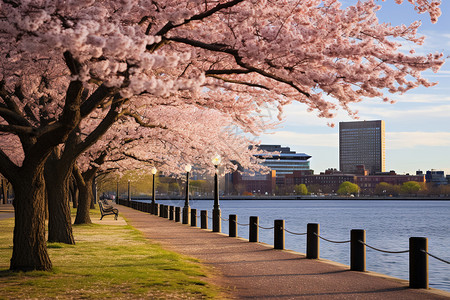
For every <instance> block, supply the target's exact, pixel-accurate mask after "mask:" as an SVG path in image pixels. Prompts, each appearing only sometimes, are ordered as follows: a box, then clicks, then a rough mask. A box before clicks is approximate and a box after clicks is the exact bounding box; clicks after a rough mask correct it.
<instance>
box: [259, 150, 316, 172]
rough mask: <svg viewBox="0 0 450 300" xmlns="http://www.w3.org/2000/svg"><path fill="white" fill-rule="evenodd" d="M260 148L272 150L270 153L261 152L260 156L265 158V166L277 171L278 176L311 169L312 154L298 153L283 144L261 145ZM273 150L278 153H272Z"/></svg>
mask: <svg viewBox="0 0 450 300" xmlns="http://www.w3.org/2000/svg"><path fill="white" fill-rule="evenodd" d="M258 148H259V149H260V150H264V151H267V152H270V154H268V155H264V154H261V155H258V157H259V158H261V159H264V162H263V163H262V164H263V165H264V166H267V167H269V168H270V169H271V170H275V171H276V176H277V177H280V176H284V175H286V174H292V173H293V172H294V171H310V165H309V159H310V158H311V156H310V155H307V154H305V153H296V152H295V151H291V149H290V148H289V147H281V145H259V146H258ZM273 152H278V153H275V154H272V153H273Z"/></svg>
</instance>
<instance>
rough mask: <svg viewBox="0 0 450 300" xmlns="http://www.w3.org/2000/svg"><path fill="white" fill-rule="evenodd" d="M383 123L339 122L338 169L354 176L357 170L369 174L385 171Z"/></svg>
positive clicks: (378, 121) (380, 121)
mask: <svg viewBox="0 0 450 300" xmlns="http://www.w3.org/2000/svg"><path fill="white" fill-rule="evenodd" d="M385 160H386V158H385V125H384V121H382V120H376V121H354V122H339V169H340V171H342V172H343V173H349V174H356V173H357V172H358V168H359V169H360V168H361V166H363V169H366V170H368V172H369V173H370V174H374V173H376V172H384V171H385Z"/></svg>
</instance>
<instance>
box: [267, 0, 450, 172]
mask: <svg viewBox="0 0 450 300" xmlns="http://www.w3.org/2000/svg"><path fill="white" fill-rule="evenodd" d="M352 2H354V1H347V3H352ZM391 2H392V3H390V2H389V1H386V2H383V9H382V11H381V12H380V13H379V18H380V20H382V21H385V22H391V23H392V24H393V25H399V24H401V23H404V24H409V23H411V22H412V20H413V19H414V18H418V17H419V18H420V19H421V20H422V23H423V26H422V27H421V29H420V30H419V32H420V33H421V34H422V35H425V36H426V40H425V43H424V45H422V46H418V47H414V50H415V51H416V53H418V54H423V53H435V52H442V53H444V57H446V58H447V60H448V57H449V55H450V1H443V2H442V4H441V10H442V16H441V17H440V18H439V20H438V22H437V23H436V24H431V23H430V20H429V16H428V15H425V14H424V15H417V14H416V13H415V12H414V10H413V9H412V8H411V7H409V6H410V5H407V4H403V5H397V4H395V3H394V1H391ZM394 21H395V22H394ZM404 48H405V51H409V50H411V48H408V47H407V46H405V47H404ZM423 75H424V77H425V78H427V79H429V80H430V81H433V82H434V81H438V82H439V83H438V84H437V85H436V86H434V87H431V88H417V89H414V90H411V91H409V92H407V93H406V94H404V95H391V94H387V95H388V96H389V97H390V98H391V99H393V100H395V101H396V103H395V104H389V103H384V102H383V101H382V100H380V99H366V100H365V101H363V102H361V103H357V104H354V105H351V106H350V108H351V109H352V110H357V111H359V113H358V116H359V119H358V120H360V121H362V120H384V121H385V124H386V170H395V171H396V172H398V173H410V174H411V173H413V174H414V173H415V172H416V171H417V170H422V171H426V170H431V169H438V170H443V171H445V173H447V174H450V158H449V157H448V150H449V148H450V123H449V122H448V119H449V118H450V65H449V63H448V61H447V62H446V63H445V64H444V65H443V67H442V68H441V70H440V71H439V72H438V73H436V74H435V73H432V72H430V71H427V72H424V73H423ZM267 113H268V114H269V115H271V114H272V112H271V111H268V112H267ZM272 115H273V117H274V118H275V114H272ZM284 115H285V121H284V122H283V124H282V125H281V126H280V127H279V128H277V129H276V130H273V131H272V133H269V134H265V135H263V136H261V137H260V140H261V142H262V143H264V144H281V145H284V146H288V147H291V149H292V150H294V151H297V152H304V153H308V154H309V155H311V156H312V158H311V159H310V161H311V169H313V170H314V172H315V173H319V172H321V171H324V170H325V169H327V168H336V169H339V129H338V127H339V126H338V123H339V122H342V121H354V119H352V118H351V117H350V116H348V115H347V113H346V112H344V111H342V110H340V111H338V112H337V115H336V117H335V118H333V119H323V118H318V117H317V116H316V115H315V114H314V113H310V112H307V111H306V107H305V106H304V105H302V104H299V103H294V104H291V105H289V106H288V107H286V109H285V114H284ZM327 123H334V124H335V125H336V126H335V127H334V128H333V127H330V126H327Z"/></svg>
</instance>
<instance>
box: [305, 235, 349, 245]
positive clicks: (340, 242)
mask: <svg viewBox="0 0 450 300" xmlns="http://www.w3.org/2000/svg"><path fill="white" fill-rule="evenodd" d="M314 235H316V236H317V237H318V238H320V239H322V240H324V241H327V242H330V243H335V244H345V243H350V240H348V241H332V240H329V239H326V238H324V237H322V236H320V235H318V234H317V233H315V232H314Z"/></svg>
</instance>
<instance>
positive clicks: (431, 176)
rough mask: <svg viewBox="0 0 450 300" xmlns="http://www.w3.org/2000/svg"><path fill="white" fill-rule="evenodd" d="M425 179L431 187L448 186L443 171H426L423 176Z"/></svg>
mask: <svg viewBox="0 0 450 300" xmlns="http://www.w3.org/2000/svg"><path fill="white" fill-rule="evenodd" d="M425 179H426V181H427V183H431V184H433V185H443V184H448V181H447V178H446V177H445V174H444V171H438V170H435V169H431V170H430V171H427V173H426V174H425Z"/></svg>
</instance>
